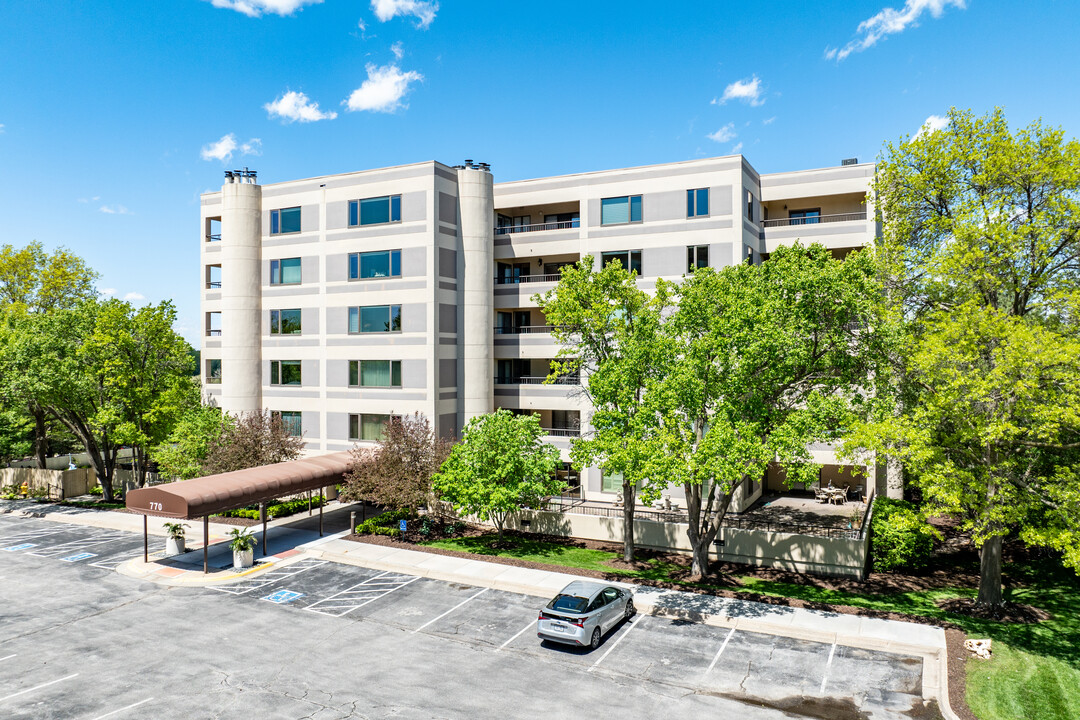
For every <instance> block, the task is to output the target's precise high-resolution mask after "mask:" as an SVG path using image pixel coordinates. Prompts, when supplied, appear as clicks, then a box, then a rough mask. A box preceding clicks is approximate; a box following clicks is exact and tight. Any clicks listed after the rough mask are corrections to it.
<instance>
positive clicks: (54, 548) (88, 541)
mask: <svg viewBox="0 0 1080 720" xmlns="http://www.w3.org/2000/svg"><path fill="white" fill-rule="evenodd" d="M130 537H131V534H130V533H125V532H118V531H115V530H106V531H104V532H94V533H92V534H90V535H89V536H87V537H84V538H81V539H79V540H69V541H68V542H65V543H60V544H59V545H51V546H50V545H46V546H45V547H41V548H38V549H37V550H32V551H30V552H28V553H27V555H34V556H35V557H48V558H54V557H60V556H62V555H69V554H72V553H75V552H78V551H80V550H86V549H87V548H92V547H94V546H96V545H103V544H105V543H107V542H113V541H114V540H126V539H128V538H130Z"/></svg>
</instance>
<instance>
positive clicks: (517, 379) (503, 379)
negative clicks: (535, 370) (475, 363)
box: [495, 375, 581, 385]
mask: <svg viewBox="0 0 1080 720" xmlns="http://www.w3.org/2000/svg"><path fill="white" fill-rule="evenodd" d="M495 383H496V384H497V385H580V384H581V376H580V375H559V376H558V377H556V378H555V379H554V380H552V381H551V382H548V381H547V376H546V375H518V376H506V375H502V376H498V375H497V376H496V377H495Z"/></svg>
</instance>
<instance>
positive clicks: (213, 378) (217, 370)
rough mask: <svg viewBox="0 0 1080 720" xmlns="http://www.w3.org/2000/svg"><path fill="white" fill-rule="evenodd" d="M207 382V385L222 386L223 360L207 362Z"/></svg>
mask: <svg viewBox="0 0 1080 720" xmlns="http://www.w3.org/2000/svg"><path fill="white" fill-rule="evenodd" d="M205 382H206V384H207V385H220V384H221V360H220V359H209V360H207V361H206V377H205Z"/></svg>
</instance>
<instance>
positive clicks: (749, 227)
mask: <svg viewBox="0 0 1080 720" xmlns="http://www.w3.org/2000/svg"><path fill="white" fill-rule="evenodd" d="M742 226H743V230H745V231H746V232H748V233H751V234H752V235H753V236H754V237H757V236H758V235H760V234H761V228H759V227H758V226H757V225H755V224H754V223H752V222H750V221H749V220H747V219H746V218H743V221H742Z"/></svg>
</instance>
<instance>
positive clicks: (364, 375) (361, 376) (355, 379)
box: [349, 360, 401, 388]
mask: <svg viewBox="0 0 1080 720" xmlns="http://www.w3.org/2000/svg"><path fill="white" fill-rule="evenodd" d="M349 387H383V388H386V387H389V388H399V387H401V361H400V360H350V361H349Z"/></svg>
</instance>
